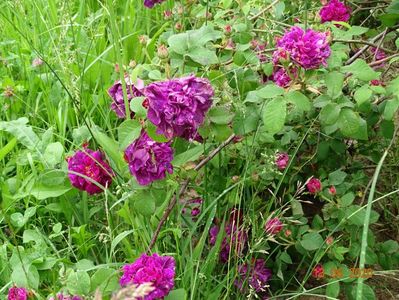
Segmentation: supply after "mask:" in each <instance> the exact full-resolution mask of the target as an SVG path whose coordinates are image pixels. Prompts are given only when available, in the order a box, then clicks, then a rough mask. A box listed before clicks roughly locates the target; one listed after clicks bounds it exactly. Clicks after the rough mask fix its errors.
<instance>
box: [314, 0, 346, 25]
mask: <svg viewBox="0 0 399 300" xmlns="http://www.w3.org/2000/svg"><path fill="white" fill-rule="evenodd" d="M350 11H351V9H350V8H349V7H347V6H346V5H345V4H344V3H343V2H341V1H339V0H331V1H330V2H329V3H328V4H326V5H324V6H323V7H322V8H321V10H320V12H319V14H320V17H321V22H322V23H325V22H331V21H339V22H347V21H348V20H349V19H350Z"/></svg>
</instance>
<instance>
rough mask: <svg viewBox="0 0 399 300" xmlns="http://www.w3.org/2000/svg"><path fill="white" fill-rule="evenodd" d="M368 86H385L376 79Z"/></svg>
mask: <svg viewBox="0 0 399 300" xmlns="http://www.w3.org/2000/svg"><path fill="white" fill-rule="evenodd" d="M370 84H371V85H372V86H385V84H384V83H383V82H382V81H381V80H378V79H373V80H371V81H370Z"/></svg>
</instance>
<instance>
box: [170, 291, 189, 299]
mask: <svg viewBox="0 0 399 300" xmlns="http://www.w3.org/2000/svg"><path fill="white" fill-rule="evenodd" d="M186 299H187V293H186V291H185V289H177V290H173V291H171V292H170V293H169V295H167V296H166V298H165V300H186Z"/></svg>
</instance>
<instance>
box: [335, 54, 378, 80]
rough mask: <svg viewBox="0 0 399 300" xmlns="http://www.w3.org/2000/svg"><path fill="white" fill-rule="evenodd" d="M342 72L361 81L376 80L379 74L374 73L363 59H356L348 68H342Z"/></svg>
mask: <svg viewBox="0 0 399 300" xmlns="http://www.w3.org/2000/svg"><path fill="white" fill-rule="evenodd" d="M342 70H343V71H344V72H350V73H352V76H353V77H355V78H358V79H360V80H363V81H370V80H373V79H378V77H379V73H377V72H376V71H374V70H373V69H372V68H371V67H370V66H369V65H368V64H367V63H366V62H365V61H364V60H363V59H357V60H355V61H354V62H353V63H351V64H350V65H349V66H345V67H343V68H342Z"/></svg>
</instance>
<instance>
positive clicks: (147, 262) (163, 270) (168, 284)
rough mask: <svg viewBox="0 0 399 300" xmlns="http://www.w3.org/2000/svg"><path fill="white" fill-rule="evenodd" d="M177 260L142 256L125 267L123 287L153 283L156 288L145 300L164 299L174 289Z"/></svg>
mask: <svg viewBox="0 0 399 300" xmlns="http://www.w3.org/2000/svg"><path fill="white" fill-rule="evenodd" d="M174 277H175V259H174V258H173V257H171V256H159V255H158V254H156V253H154V254H153V255H151V256H149V255H146V254H142V255H141V256H140V257H139V258H138V259H137V260H136V261H135V262H134V263H132V264H129V265H125V266H124V267H123V275H122V277H121V279H120V281H119V283H120V285H121V286H127V285H130V284H137V285H140V284H143V283H148V282H151V283H152V286H153V287H154V288H155V289H154V290H153V291H152V292H151V293H150V294H148V295H147V296H145V297H144V300H153V299H163V298H164V297H165V296H166V295H168V294H169V292H170V290H171V289H173V287H174Z"/></svg>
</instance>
